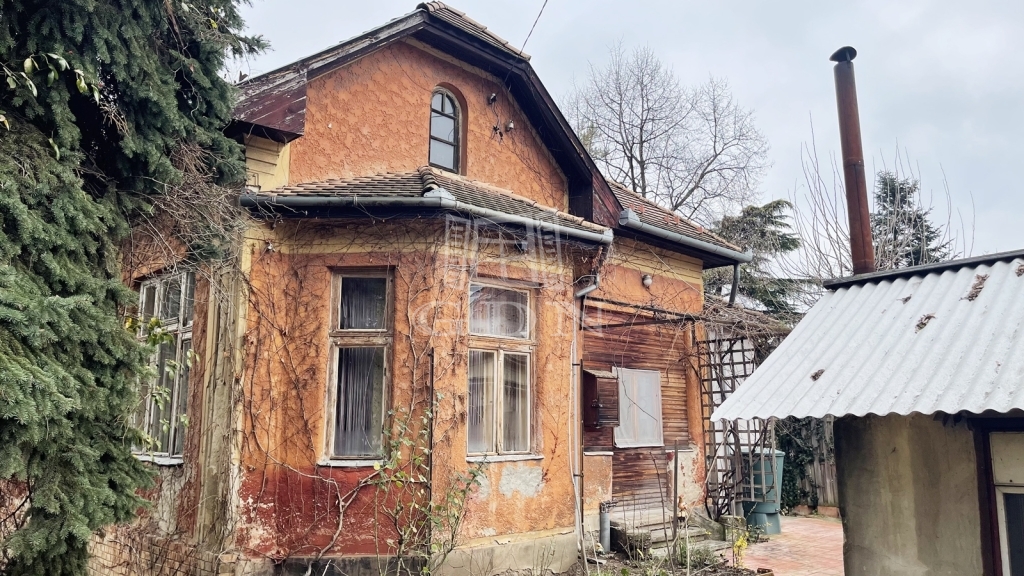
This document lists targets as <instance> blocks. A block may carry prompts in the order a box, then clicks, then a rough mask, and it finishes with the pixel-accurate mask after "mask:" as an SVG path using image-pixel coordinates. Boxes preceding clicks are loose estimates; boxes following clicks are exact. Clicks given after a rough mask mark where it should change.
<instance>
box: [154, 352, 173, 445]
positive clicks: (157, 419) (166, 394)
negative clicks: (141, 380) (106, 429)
mask: <svg viewBox="0 0 1024 576" xmlns="http://www.w3.org/2000/svg"><path fill="white" fill-rule="evenodd" d="M176 350H177V338H175V339H174V340H172V341H171V342H164V343H163V344H160V347H159V348H158V350H157V363H156V369H157V373H156V386H154V389H153V408H152V410H151V411H150V420H149V429H148V430H147V432H148V433H149V435H150V436H152V437H153V438H154V439H155V440H156V441H157V446H156V448H155V451H156V452H161V453H163V452H167V450H168V447H169V446H170V420H171V402H173V401H174V397H173V395H172V394H171V392H172V386H173V384H174V376H175V373H176V371H177V367H176V366H175V362H174V358H175V352H176Z"/></svg>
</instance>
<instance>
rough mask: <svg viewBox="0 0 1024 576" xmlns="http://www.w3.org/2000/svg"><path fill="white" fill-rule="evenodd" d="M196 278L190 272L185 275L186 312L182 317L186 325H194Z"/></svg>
mask: <svg viewBox="0 0 1024 576" xmlns="http://www.w3.org/2000/svg"><path fill="white" fill-rule="evenodd" d="M195 292H196V277H195V275H194V274H192V273H191V272H189V273H188V274H186V275H185V311H184V312H183V313H182V315H181V319H182V322H183V323H184V324H186V325H188V324H191V323H192V314H193V309H194V308H195Z"/></svg>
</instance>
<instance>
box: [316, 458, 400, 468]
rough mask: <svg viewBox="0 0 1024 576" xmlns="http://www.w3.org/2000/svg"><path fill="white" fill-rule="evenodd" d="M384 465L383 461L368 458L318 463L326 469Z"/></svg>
mask: <svg viewBox="0 0 1024 576" xmlns="http://www.w3.org/2000/svg"><path fill="white" fill-rule="evenodd" d="M383 464H384V461H383V460H380V459H374V458H367V459H363V460H321V461H319V462H317V463H316V465H317V466H323V467H325V468H371V467H373V466H375V465H383Z"/></svg>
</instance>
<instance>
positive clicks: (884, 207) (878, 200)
mask: <svg viewBox="0 0 1024 576" xmlns="http://www.w3.org/2000/svg"><path fill="white" fill-rule="evenodd" d="M920 191H921V183H920V181H918V180H917V179H915V178H909V177H904V178H901V177H900V176H899V175H897V174H896V173H895V172H889V171H882V172H879V173H878V174H877V176H876V180H875V211H874V212H873V213H872V214H871V234H872V236H873V237H874V240H875V261H876V263H877V264H878V267H879V268H880V269H883V270H886V269H891V268H906V267H908V266H918V265H920V264H930V263H932V262H941V261H943V260H948V259H950V258H952V257H953V254H952V251H953V250H952V242H951V241H950V240H948V239H946V237H945V230H943V228H942V227H941V226H939V225H937V224H935V223H934V222H932V220H931V209H925V208H924V207H922V205H921V202H920V198H919V194H920Z"/></svg>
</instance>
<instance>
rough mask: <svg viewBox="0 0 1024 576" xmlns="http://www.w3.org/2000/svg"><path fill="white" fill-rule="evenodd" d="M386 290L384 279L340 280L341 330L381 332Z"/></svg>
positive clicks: (385, 280) (385, 305) (351, 278)
mask: <svg viewBox="0 0 1024 576" xmlns="http://www.w3.org/2000/svg"><path fill="white" fill-rule="evenodd" d="M387 290H388V281H387V279H386V278H353V277H348V276H346V277H345V278H342V280H341V329H342V330H383V329H384V315H385V311H386V310H387Z"/></svg>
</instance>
